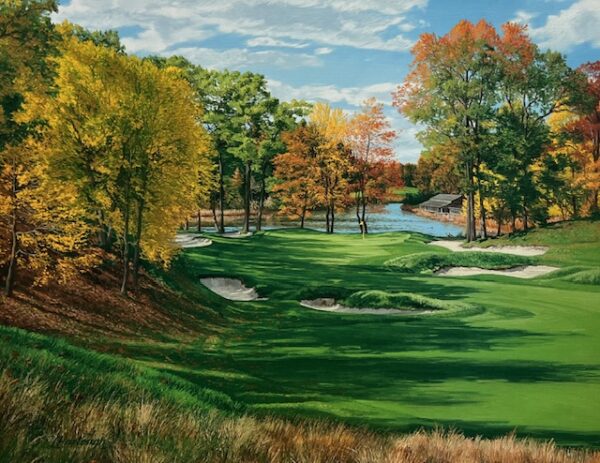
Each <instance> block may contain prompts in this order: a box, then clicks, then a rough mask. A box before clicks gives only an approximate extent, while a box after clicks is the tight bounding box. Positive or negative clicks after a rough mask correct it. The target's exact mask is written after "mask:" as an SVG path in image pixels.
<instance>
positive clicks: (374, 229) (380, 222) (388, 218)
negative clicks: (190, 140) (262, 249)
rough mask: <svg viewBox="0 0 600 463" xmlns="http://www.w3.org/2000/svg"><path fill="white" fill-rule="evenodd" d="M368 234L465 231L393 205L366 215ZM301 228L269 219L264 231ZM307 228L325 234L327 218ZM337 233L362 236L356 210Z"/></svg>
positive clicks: (233, 224)
mask: <svg viewBox="0 0 600 463" xmlns="http://www.w3.org/2000/svg"><path fill="white" fill-rule="evenodd" d="M367 223H368V225H369V233H383V232H392V231H414V232H419V233H425V234H428V235H433V236H440V237H447V236H460V235H462V234H463V228H462V227H461V226H459V225H456V224H453V223H449V222H443V221H440V220H434V219H430V218H427V217H421V216H418V215H416V214H413V213H412V212H408V211H404V210H402V204H400V203H390V204H386V205H383V206H378V207H374V208H371V210H370V212H368V214H367ZM227 224H228V225H229V226H228V227H227V230H226V231H236V230H238V229H239V227H241V225H242V219H241V218H239V219H230V220H228V221H227ZM291 227H298V221H289V220H285V219H282V218H279V217H271V218H267V219H266V220H265V221H264V225H263V229H264V230H272V229H276V228H291ZM305 227H306V228H310V229H313V230H318V231H324V230H325V214H324V213H315V214H314V215H313V216H311V217H310V218H308V219H306V222H305ZM205 230H206V231H209V232H210V231H214V228H211V227H206V228H205ZM335 232H336V233H359V229H358V225H357V222H356V215H355V213H354V211H353V210H349V211H346V212H344V213H338V214H337V215H336V219H335Z"/></svg>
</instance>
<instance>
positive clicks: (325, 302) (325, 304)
mask: <svg viewBox="0 0 600 463" xmlns="http://www.w3.org/2000/svg"><path fill="white" fill-rule="evenodd" d="M300 305H301V306H302V307H307V308H309V309H314V310H321V311H323V312H337V313H352V314H372V315H423V314H428V313H432V311H430V310H400V309H368V308H364V309H360V308H357V307H345V306H343V305H341V304H336V302H335V299H331V298H321V299H314V300H312V301H300Z"/></svg>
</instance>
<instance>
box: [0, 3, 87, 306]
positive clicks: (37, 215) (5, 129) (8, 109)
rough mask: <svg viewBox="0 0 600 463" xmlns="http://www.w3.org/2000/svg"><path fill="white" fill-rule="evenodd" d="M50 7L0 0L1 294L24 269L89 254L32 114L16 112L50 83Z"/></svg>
mask: <svg viewBox="0 0 600 463" xmlns="http://www.w3.org/2000/svg"><path fill="white" fill-rule="evenodd" d="M53 11H56V2H54V1H45V0H38V1H27V2H25V1H1V2H0V61H1V62H2V66H1V68H0V105H1V109H2V111H0V113H1V114H2V116H1V118H0V270H1V271H2V274H3V276H4V280H5V281H4V287H5V293H6V294H7V295H8V296H10V295H12V293H13V289H14V285H15V282H16V281H17V279H18V275H19V274H21V273H25V272H24V270H25V269H27V273H28V274H29V275H33V277H34V278H35V281H36V282H43V281H45V280H47V279H48V278H49V277H50V276H51V275H52V276H56V277H58V278H60V279H66V278H68V277H69V276H70V275H72V274H73V273H74V272H77V271H78V270H80V269H82V268H85V267H87V266H88V265H90V264H91V263H93V262H94V261H95V259H94V257H93V254H92V255H90V254H88V253H86V252H85V248H86V241H87V233H88V228H87V226H86V223H85V222H84V221H83V220H82V219H83V215H82V214H81V211H80V210H79V209H78V208H77V207H76V204H75V202H74V198H75V195H74V189H73V188H72V186H71V185H68V184H65V183H63V182H61V181H60V180H59V179H57V178H55V177H54V176H52V175H51V174H50V171H49V160H50V158H49V154H50V153H49V151H48V150H47V149H46V148H45V146H44V145H43V144H41V143H40V139H41V138H43V137H42V135H41V130H42V129H40V126H39V125H38V124H37V122H38V120H37V119H35V118H30V119H27V118H24V117H23V112H22V110H23V107H24V105H26V104H28V102H29V101H30V100H31V99H34V98H45V97H46V95H47V93H48V91H49V90H50V89H51V87H50V85H51V76H52V62H51V61H50V60H48V59H47V58H48V56H49V55H51V54H52V53H53V52H54V49H55V48H54V42H55V38H56V35H55V31H54V27H53V26H52V23H51V21H50V17H49V15H50V13H51V12H53ZM42 127H43V126H42Z"/></svg>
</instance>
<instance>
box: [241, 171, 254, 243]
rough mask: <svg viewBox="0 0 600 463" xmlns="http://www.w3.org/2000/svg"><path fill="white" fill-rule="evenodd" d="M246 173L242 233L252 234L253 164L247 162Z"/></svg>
mask: <svg viewBox="0 0 600 463" xmlns="http://www.w3.org/2000/svg"><path fill="white" fill-rule="evenodd" d="M244 170H245V172H244V227H243V229H242V233H249V232H250V195H251V190H252V187H251V172H252V162H251V161H246V166H245V169H244Z"/></svg>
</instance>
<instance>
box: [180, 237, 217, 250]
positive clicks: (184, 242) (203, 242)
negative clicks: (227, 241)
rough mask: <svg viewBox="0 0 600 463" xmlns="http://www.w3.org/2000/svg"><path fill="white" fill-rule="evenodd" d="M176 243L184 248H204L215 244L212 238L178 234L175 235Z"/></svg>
mask: <svg viewBox="0 0 600 463" xmlns="http://www.w3.org/2000/svg"><path fill="white" fill-rule="evenodd" d="M175 243H176V244H177V245H179V246H180V247H182V248H184V249H188V248H204V247H206V246H210V245H211V244H213V242H212V240H209V239H208V238H203V237H201V236H198V235H190V234H185V235H177V236H176V237H175Z"/></svg>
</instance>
